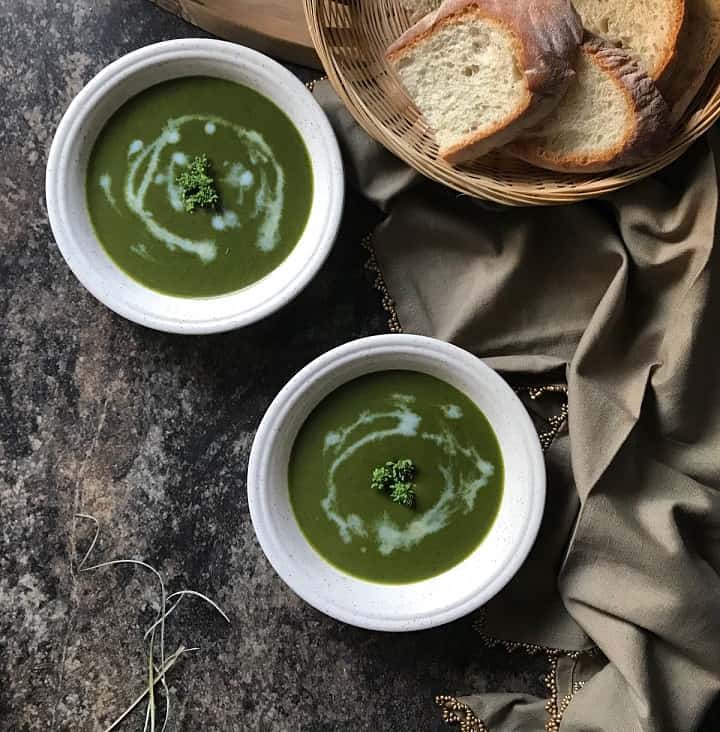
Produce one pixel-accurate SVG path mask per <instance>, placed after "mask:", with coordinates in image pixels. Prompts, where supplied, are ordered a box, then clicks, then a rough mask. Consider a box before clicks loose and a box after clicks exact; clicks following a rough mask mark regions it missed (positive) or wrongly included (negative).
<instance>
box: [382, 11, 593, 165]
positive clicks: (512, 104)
mask: <svg viewBox="0 0 720 732" xmlns="http://www.w3.org/2000/svg"><path fill="white" fill-rule="evenodd" d="M581 42H582V26H581V23H580V18H579V16H578V15H577V13H576V12H575V10H574V9H573V7H572V3H571V2H570V0H512V2H508V0H445V2H444V3H443V4H442V5H441V6H440V8H439V9H438V10H437V11H435V12H432V13H430V14H429V15H426V16H425V17H424V18H423V19H422V20H421V21H419V22H418V23H417V24H415V25H414V26H412V27H411V28H410V29H409V30H408V31H406V32H405V33H404V34H403V35H402V36H401V37H400V38H399V39H398V40H397V41H396V42H395V43H394V44H393V45H392V46H391V47H390V48H389V49H388V52H387V58H388V61H389V63H390V65H391V67H392V68H393V69H394V70H395V73H396V74H397V77H398V79H399V81H400V83H401V84H402V86H403V87H404V88H405V90H406V92H407V94H408V96H409V97H410V99H411V100H412V102H414V104H415V106H416V107H417V108H418V110H419V111H420V113H421V114H422V116H423V117H424V119H425V120H426V121H427V124H428V125H429V127H430V128H431V129H432V130H433V132H434V135H435V139H436V141H437V144H438V147H439V154H440V156H441V157H442V158H443V159H445V160H447V161H448V162H449V163H451V164H457V163H461V162H464V161H467V160H471V159H473V158H476V157H478V156H480V155H483V154H485V153H487V152H489V151H490V150H492V149H493V148H496V147H499V146H501V145H504V144H505V143H507V142H509V141H510V140H512V139H513V138H515V137H517V135H519V134H520V133H521V132H522V131H523V130H525V129H527V128H528V127H530V126H532V125H534V124H537V123H538V122H539V121H540V120H541V119H542V118H543V117H545V116H547V115H548V114H549V113H550V112H551V111H552V110H553V108H554V107H555V106H556V105H557V104H558V102H559V101H560V99H561V98H562V96H563V95H564V94H565V92H566V90H567V88H568V85H569V84H570V81H571V80H572V79H573V77H574V75H575V72H574V70H573V66H574V64H575V60H576V57H577V53H578V48H579V45H580V43H581Z"/></svg>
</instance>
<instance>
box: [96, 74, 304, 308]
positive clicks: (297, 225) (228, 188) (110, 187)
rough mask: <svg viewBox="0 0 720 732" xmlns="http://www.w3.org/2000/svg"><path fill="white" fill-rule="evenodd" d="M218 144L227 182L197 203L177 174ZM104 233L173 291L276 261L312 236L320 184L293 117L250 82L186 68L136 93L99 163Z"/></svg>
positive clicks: (146, 280)
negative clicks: (189, 204)
mask: <svg viewBox="0 0 720 732" xmlns="http://www.w3.org/2000/svg"><path fill="white" fill-rule="evenodd" d="M200 155H206V156H207V158H208V160H209V161H210V164H211V174H212V177H213V178H214V181H215V186H216V189H217V191H218V193H219V202H218V204H217V205H216V206H215V207H213V208H210V209H197V210H196V211H195V212H193V213H187V212H186V211H185V206H184V203H183V200H182V193H181V190H180V188H179V186H178V183H177V179H178V176H179V175H180V174H181V173H182V171H183V170H184V169H185V168H186V167H187V166H188V164H189V163H190V161H192V160H193V159H194V158H196V157H197V156H200ZM86 185H87V206H88V210H89V213H90V219H91V221H92V224H93V226H94V228H95V232H96V234H97V236H98V239H99V240H100V242H101V243H102V245H103V247H104V248H105V250H106V251H107V253H108V254H109V255H110V257H111V258H112V259H113V261H114V262H115V263H116V264H117V265H118V266H119V267H120V268H121V269H123V270H124V271H125V272H126V273H127V274H129V275H130V276H131V277H133V278H134V279H136V280H137V281H138V282H140V283H142V284H143V285H145V286H147V287H150V288H152V289H155V290H159V291H161V292H165V293H168V294H171V295H180V296H185V297H202V296H209V295H220V294H222V293H226V292H231V291H233V290H238V289H240V288H242V287H245V286H246V285H249V284H251V283H252V282H255V281H256V280H259V279H260V278H262V277H264V276H265V275H267V274H268V273H269V272H270V271H271V270H273V269H275V268H276V267H277V266H278V265H279V264H280V263H281V262H282V261H283V260H284V259H285V258H286V257H287V256H288V254H289V253H290V251H291V250H292V249H293V247H294V246H295V244H296V243H297V241H298V239H299V238H300V236H301V234H302V232H303V230H304V228H305V224H306V223H307V218H308V214H309V212H310V205H311V200H312V195H313V178H312V168H311V165H310V158H309V156H308V152H307V149H306V148H305V144H304V142H303V140H302V138H301V137H300V133H299V132H298V131H297V129H296V128H295V126H294V125H293V123H292V122H291V121H290V120H289V119H288V118H287V117H286V116H285V114H284V113H283V112H282V111H281V110H280V109H278V108H277V107H276V106H275V105H274V104H273V103H272V102H271V101H270V100H269V99H266V98H265V97H264V96H262V95H261V94H258V93H257V92H255V91H254V90H252V89H249V88H247V87H245V86H241V85H240V84H235V83H233V82H230V81H224V80H222V79H215V78H210V77H199V76H198V77H185V78H181V79H174V80H172V81H167V82H164V83H162V84H158V85H156V86H153V87H151V88H149V89H147V90H145V91H144V92H142V93H141V94H138V95H137V96H136V97H134V98H133V99H131V100H130V101H128V102H127V103H126V104H124V105H123V106H122V107H121V108H120V109H119V110H118V111H117V112H116V113H115V114H114V115H113V117H112V118H111V119H110V121H109V122H108V123H107V125H106V126H105V127H104V129H103V130H102V131H101V133H100V135H99V137H98V139H97V142H96V143H95V146H94V147H93V150H92V153H91V155H90V161H89V164H88V171H87V183H86Z"/></svg>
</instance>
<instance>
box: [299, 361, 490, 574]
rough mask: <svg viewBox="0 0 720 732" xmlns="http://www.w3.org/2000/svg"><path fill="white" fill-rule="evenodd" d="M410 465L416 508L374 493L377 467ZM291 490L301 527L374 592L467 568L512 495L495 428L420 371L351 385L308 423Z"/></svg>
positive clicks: (454, 393)
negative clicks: (506, 493)
mask: <svg viewBox="0 0 720 732" xmlns="http://www.w3.org/2000/svg"><path fill="white" fill-rule="evenodd" d="M405 458H408V459H410V460H412V461H413V463H414V464H415V466H416V468H417V474H416V476H415V480H414V482H415V486H416V503H415V507H414V508H408V507H406V506H403V505H399V504H396V503H393V501H392V500H391V499H390V497H389V496H388V495H386V494H383V493H379V492H378V491H377V490H374V489H373V488H371V475H372V471H373V468H375V467H378V466H382V465H383V464H385V463H386V462H387V461H394V460H401V459H405ZM288 484H289V491H290V501H291V504H292V507H293V511H294V513H295V518H296V519H297V522H298V524H299V525H300V528H301V530H302V532H303V534H304V535H305V537H306V538H307V540H308V541H309V542H310V544H311V545H312V546H313V547H314V548H315V549H316V551H317V552H318V553H319V554H320V555H321V556H322V557H323V558H324V559H325V560H327V561H328V562H330V563H331V564H333V565H334V566H335V567H337V568H338V569H340V570H342V571H344V572H346V573H348V574H351V575H354V576H356V577H359V578H362V579H366V580H370V581H373V582H379V583H387V584H401V583H409V582H417V581H419V580H423V579H427V578H429V577H433V576H435V575H437V574H440V573H441V572H444V571H446V570H448V569H450V568H451V567H453V566H454V565H456V564H458V563H459V562H461V561H462V560H463V559H465V558H466V557H467V556H468V555H469V554H470V553H472V552H473V551H474V550H475V549H476V548H477V546H478V545H479V544H480V542H481V541H482V540H483V538H484V537H485V535H486V534H487V532H488V531H489V530H490V527H491V526H492V524H493V521H494V520H495V516H496V515H497V511H498V507H499V505H500V501H501V498H502V492H503V462H502V454H501V452H500V446H499V445H498V442H497V439H496V437H495V434H494V432H493V430H492V427H491V426H490V424H489V423H488V421H487V419H486V418H485V416H484V415H483V414H482V412H481V411H480V410H479V409H478V408H477V407H476V406H475V404H474V403H473V402H472V401H470V399H468V398H467V397H466V396H465V395H464V394H462V393H461V392H460V391H458V390H457V389H455V388H454V387H452V386H450V385H449V384H447V383H445V382H444V381H441V380H439V379H436V378H434V377H432V376H428V375H426V374H421V373H418V372H415V371H381V372H377V373H373V374H368V375H366V376H362V377H360V378H358V379H355V380H353V381H350V382H348V383H346V384H343V385H342V386H340V387H339V388H338V389H336V390H335V391H334V392H332V393H331V394H330V395H328V396H327V397H326V398H325V399H323V401H321V402H320V404H318V406H317V407H316V408H315V409H314V410H313V412H312V413H311V414H310V415H309V417H308V418H307V420H306V421H305V423H304V424H303V426H302V427H301V428H300V431H299V433H298V436H297V438H296V440H295V443H294V445H293V449H292V453H291V457H290V462H289V467H288Z"/></svg>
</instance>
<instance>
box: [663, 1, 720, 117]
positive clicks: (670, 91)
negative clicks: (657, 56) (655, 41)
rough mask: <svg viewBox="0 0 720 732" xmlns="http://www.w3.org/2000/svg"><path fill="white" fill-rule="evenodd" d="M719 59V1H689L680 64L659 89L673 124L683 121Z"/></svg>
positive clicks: (670, 68)
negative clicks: (668, 106) (665, 100)
mask: <svg viewBox="0 0 720 732" xmlns="http://www.w3.org/2000/svg"><path fill="white" fill-rule="evenodd" d="M719 57H720V2H718V0H686V3H685V21H684V23H683V29H682V31H681V34H680V39H679V43H678V47H677V58H678V60H679V61H681V63H675V64H673V65H672V66H671V67H669V69H668V72H667V73H665V74H664V75H663V78H662V79H661V80H660V81H658V88H659V89H660V92H661V93H662V95H663V96H664V97H665V99H667V101H668V103H669V104H670V107H671V110H672V112H671V115H672V121H673V123H676V122H678V121H679V120H680V119H682V117H683V115H684V114H685V112H686V111H687V109H688V107H689V106H690V105H691V104H692V102H693V100H694V98H695V96H696V95H697V93H698V92H699V91H700V88H701V87H702V85H703V84H704V82H705V79H706V78H707V76H708V74H709V73H710V70H711V69H712V67H713V66H714V65H715V63H716V62H717V60H718V58H719Z"/></svg>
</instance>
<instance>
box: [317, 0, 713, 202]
mask: <svg viewBox="0 0 720 732" xmlns="http://www.w3.org/2000/svg"><path fill="white" fill-rule="evenodd" d="M362 2H363V0H303V7H304V10H305V16H306V19H307V23H308V28H309V31H310V37H311V39H312V42H313V44H314V46H315V49H316V52H317V54H318V56H319V58H320V61H321V62H322V65H323V68H324V69H325V72H326V74H327V76H328V79H329V81H330V84H331V85H332V87H333V88H334V90H335V92H336V93H337V94H338V96H339V97H340V99H341V100H342V102H343V104H344V105H345V106H346V108H347V109H348V111H349V112H350V114H351V115H352V116H353V117H354V119H355V120H356V122H357V123H358V124H359V125H360V126H361V127H362V128H363V129H364V130H365V131H366V132H367V133H368V134H369V135H370V136H371V137H372V138H373V139H375V140H376V141H378V142H379V143H381V144H382V145H383V146H384V147H386V148H387V149H388V150H390V151H391V152H392V153H394V154H395V155H396V156H398V157H399V158H401V159H402V160H404V161H405V162H406V163H407V164H408V165H410V166H411V167H413V168H414V169H415V170H417V171H418V172H420V173H421V174H423V175H425V176H427V177H428V178H431V179H433V180H435V181H437V182H439V183H442V184H444V185H446V186H449V187H450V188H453V189H454V190H456V191H458V192H459V193H463V194H466V195H469V196H474V197H477V198H483V199H486V200H490V201H494V202H496V203H501V204H506V205H518V206H529V205H554V204H564V203H573V202H576V201H582V200H585V199H588V198H594V197H597V196H601V195H604V194H607V193H610V192H612V191H616V190H618V189H620V188H623V187H625V186H628V185H630V184H632V183H635V182H637V181H639V180H642V179H643V178H646V177H647V176H649V175H652V174H653V173H656V172H658V171H659V170H661V169H663V168H665V167H666V166H668V165H670V164H671V163H673V162H674V161H675V160H677V159H678V158H679V157H680V156H681V155H682V154H683V153H684V152H685V151H686V150H687V149H688V148H689V147H690V146H691V145H692V144H693V143H694V142H695V141H696V140H698V139H699V138H700V137H701V136H702V135H703V134H704V133H705V132H707V130H708V129H709V128H710V127H712V125H713V124H714V123H715V122H716V121H717V119H718V118H720V68H719V67H720V64H716V65H715V66H714V67H713V69H712V70H711V71H710V73H709V74H708V78H707V79H706V80H705V83H704V85H703V87H702V89H701V90H700V91H699V92H698V94H697V96H696V97H695V100H694V101H693V103H692V104H691V106H690V108H689V110H688V112H686V114H685V116H684V118H683V120H682V121H681V122H680V123H679V124H678V125H677V126H676V127H675V129H674V131H673V132H672V134H671V137H670V140H669V142H668V144H667V146H666V147H665V148H664V149H663V150H661V151H660V152H659V153H657V154H656V155H655V156H654V157H652V158H650V159H648V160H647V161H645V162H643V163H641V164H638V165H635V166H631V167H628V168H624V169H620V170H615V171H609V172H607V173H595V174H578V175H570V174H565V173H554V172H552V171H548V170H544V169H541V168H536V167H534V166H531V165H529V164H525V163H520V162H519V161H515V165H516V166H517V167H520V168H526V169H527V174H526V175H523V170H522V169H521V170H520V172H519V173H518V172H512V173H511V174H509V173H507V172H506V171H504V170H502V169H501V168H500V167H496V168H494V169H493V168H492V167H491V165H492V164H491V163H486V165H485V167H487V168H488V171H487V172H477V171H472V172H471V171H469V170H468V169H466V168H464V167H458V168H452V167H450V166H449V165H447V164H446V163H444V162H442V161H440V160H439V159H438V158H437V157H436V156H435V155H430V154H428V153H427V151H425V150H422V151H419V150H418V149H417V146H415V147H414V146H412V145H411V144H409V143H407V142H406V140H405V137H404V136H401V135H400V133H398V132H395V131H394V130H393V129H392V128H391V127H390V126H388V125H387V124H385V123H383V121H382V119H381V118H380V117H381V115H380V114H379V113H378V105H377V102H376V101H375V99H373V97H372V95H371V94H370V93H369V92H367V91H366V90H365V88H364V87H366V86H368V84H364V85H361V84H360V83H354V82H353V80H352V78H351V75H352V74H351V72H352V71H354V70H355V69H354V68H350V65H351V64H354V65H356V66H357V65H358V63H359V62H364V63H368V64H377V63H380V65H381V67H382V65H384V63H385V62H384V58H382V57H380V56H379V55H378V54H373V53H371V50H372V49H370V48H369V47H368V42H369V40H375V41H376V44H378V43H380V41H378V40H377V38H375V39H373V38H372V37H371V36H369V35H368V36H366V37H364V36H363V35H362V32H363V31H364V30H366V29H364V28H363V27H362V24H361V22H360V20H359V18H362V17H363V16H362V13H363V12H364V8H362V6H361V3H362ZM398 5H399V3H398V2H397V0H370V2H369V3H366V7H368V6H372V10H371V11H370V12H373V11H376V12H379V11H380V10H382V9H383V8H384V9H385V11H386V12H387V13H388V15H391V14H393V13H394V14H395V15H393V17H396V14H397V12H398ZM323 12H324V13H325V15H331V14H334V15H335V16H339V17H342V18H343V19H344V20H347V19H350V25H349V27H348V26H345V27H341V26H329V25H328V24H327V23H324V22H323V17H322V16H323ZM387 40H388V39H387V38H385V39H382V43H385V44H386V43H387ZM340 42H342V43H345V44H346V45H345V46H342V45H339V43H340ZM347 47H349V48H351V49H352V51H353V53H351V54H345V55H346V56H348V57H349V58H351V59H352V61H351V62H350V63H348V62H346V61H345V60H344V59H343V55H342V54H341V53H340V52H339V51H338V49H341V48H347ZM374 78H375V79H377V78H379V75H376V76H375V77H374ZM389 78H391V77H390V76H389V75H388V76H387V78H385V79H384V81H387V79H389ZM367 79H370V80H372V79H373V76H372V75H370V76H368V77H367ZM367 79H366V80H367ZM393 91H394V90H393ZM374 94H375V97H376V98H377V96H378V95H379V92H378V91H377V90H376V91H375V92H374ZM393 116H395V117H398V116H399V117H400V118H401V119H403V118H402V116H401V115H400V114H399V113H396V114H394V115H393ZM407 119H409V118H405V119H403V121H404V122H406V124H410V122H407ZM485 160H487V159H485ZM485 160H481V161H479V162H481V163H484V162H485Z"/></svg>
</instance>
